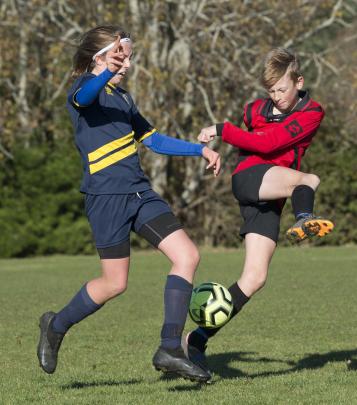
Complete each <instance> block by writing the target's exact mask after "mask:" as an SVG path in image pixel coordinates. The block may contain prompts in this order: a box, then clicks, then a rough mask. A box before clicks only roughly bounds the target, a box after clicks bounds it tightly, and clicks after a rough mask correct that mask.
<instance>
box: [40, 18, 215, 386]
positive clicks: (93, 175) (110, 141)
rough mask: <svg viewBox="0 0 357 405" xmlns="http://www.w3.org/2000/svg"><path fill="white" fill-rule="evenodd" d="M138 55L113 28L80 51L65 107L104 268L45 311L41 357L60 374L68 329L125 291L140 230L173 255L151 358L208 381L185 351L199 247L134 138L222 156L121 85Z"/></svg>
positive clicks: (211, 158)
mask: <svg viewBox="0 0 357 405" xmlns="http://www.w3.org/2000/svg"><path fill="white" fill-rule="evenodd" d="M131 57H132V41H131V39H130V35H129V34H128V33H127V32H125V31H123V30H122V29H121V28H119V27H116V26H101V27H96V28H94V29H92V30H90V31H89V32H87V33H86V34H85V35H84V36H83V37H82V40H81V42H80V45H79V47H78V50H77V52H76V54H75V56H74V76H75V77H76V80H75V82H74V84H73V86H72V88H71V89H70V91H69V94H68V101H67V108H68V110H69V113H70V116H71V120H72V123H73V127H74V130H75V141H76V146H77V148H78V150H79V153H80V155H81V158H82V161H83V181H82V185H81V192H82V193H84V194H85V209H86V214H87V216H88V219H89V222H90V225H91V228H92V232H93V236H94V239H95V243H96V247H97V250H98V253H99V256H100V259H101V267H102V274H101V275H100V276H99V277H98V278H96V279H94V280H91V281H89V282H88V283H86V284H85V285H84V286H83V287H82V288H81V290H80V291H79V292H78V293H77V294H76V295H75V296H74V297H73V299H72V300H71V301H70V302H69V304H68V305H66V306H65V307H64V308H63V309H62V310H60V311H59V312H57V313H54V312H46V313H44V314H43V315H42V316H41V318H40V341H39V344H38V358H39V362H40V365H41V367H42V368H43V370H44V371H45V372H47V373H53V372H54V371H55V369H56V365H57V355H58V350H59V348H60V345H61V342H62V339H63V337H64V335H65V333H66V332H67V331H68V329H69V328H70V327H71V326H73V325H74V324H76V323H78V322H80V321H81V320H83V319H84V318H86V317H87V316H88V315H90V314H92V313H94V312H95V311H97V310H98V309H100V308H101V307H102V306H103V305H104V303H105V302H107V301H108V300H110V299H112V298H114V297H116V296H118V295H119V294H121V293H123V292H124V291H125V289H126V287H127V281H128V271H129V257H130V240H129V237H130V233H131V231H134V232H136V233H137V234H139V235H141V236H142V237H144V238H145V239H146V240H148V241H149V242H150V243H151V244H152V245H153V246H155V247H156V248H157V249H159V250H160V251H161V252H163V253H164V254H165V255H166V256H167V257H168V258H169V259H170V261H171V262H172V268H171V271H170V274H169V275H168V277H167V282H166V286H165V292H164V305H165V316H164V323H163V326H162V330H161V345H160V347H159V348H158V350H157V352H156V353H155V356H154V358H153V364H154V366H155V368H156V369H158V370H161V371H164V372H174V373H176V374H178V375H181V376H183V377H184V378H189V379H191V380H196V381H207V380H208V379H209V378H210V375H209V373H207V372H206V371H205V370H202V369H201V368H200V367H199V366H197V365H195V364H193V363H192V362H191V361H190V360H189V359H187V358H186V357H185V356H184V353H183V351H182V348H181V335H182V331H183V328H184V324H185V321H186V316H187V311H188V305H189V300H190V297H191V291H192V281H193V277H194V273H195V270H196V267H197V265H198V262H199V253H198V250H197V248H196V246H195V245H194V243H193V242H192V241H191V240H190V238H189V237H188V236H187V234H186V233H185V232H184V230H183V229H182V225H181V224H180V223H179V221H178V220H177V218H176V217H175V216H174V214H173V213H172V212H171V209H170V207H169V206H168V205H167V203H166V202H165V201H164V200H163V199H162V198H161V197H160V196H159V195H158V194H156V193H155V192H154V191H153V190H152V189H151V186H150V182H149V180H148V178H147V177H146V176H145V174H144V173H143V171H142V169H141V167H140V162H139V156H138V153H137V144H138V143H143V144H144V145H145V146H146V147H148V148H150V149H151V150H153V151H154V152H157V153H162V154H167V155H181V156H203V157H204V158H205V159H206V160H207V161H208V166H207V168H212V169H213V171H214V174H215V175H218V173H219V171H220V158H219V155H218V154H217V153H216V152H214V151H212V150H211V149H209V148H208V147H206V146H202V145H198V144H192V143H190V142H185V141H182V140H178V139H175V138H171V137H168V136H166V135H162V134H160V133H159V132H158V131H157V130H156V129H155V128H154V127H153V126H152V125H151V124H150V123H149V122H148V121H147V120H146V119H145V118H144V117H143V116H142V115H141V114H140V112H139V111H138V109H137V107H136V105H135V103H134V102H133V100H132V98H131V96H130V94H129V93H128V92H127V91H125V90H124V89H122V88H121V87H120V86H119V84H120V82H121V80H122V78H123V77H124V76H125V75H126V74H127V72H128V70H129V68H130V64H131Z"/></svg>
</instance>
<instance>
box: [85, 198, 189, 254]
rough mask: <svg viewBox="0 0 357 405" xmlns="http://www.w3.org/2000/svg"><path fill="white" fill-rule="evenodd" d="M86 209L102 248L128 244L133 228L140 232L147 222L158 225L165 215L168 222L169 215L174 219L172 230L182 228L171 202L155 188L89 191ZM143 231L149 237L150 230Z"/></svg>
mask: <svg viewBox="0 0 357 405" xmlns="http://www.w3.org/2000/svg"><path fill="white" fill-rule="evenodd" d="M85 210H86V214H87V217H88V220H89V223H90V225H91V228H92V233H93V237H94V240H95V244H96V247H97V249H98V251H100V249H106V248H109V247H113V246H118V245H123V244H125V243H127V244H128V242H129V240H130V232H131V231H134V232H136V233H140V230H141V229H142V228H145V227H143V226H144V225H146V224H148V223H149V224H150V223H152V222H153V223H154V226H155V218H158V217H160V218H162V217H163V218H164V222H165V223H167V222H168V220H167V219H165V218H167V217H169V218H174V220H172V219H170V221H171V223H170V224H169V225H170V226H171V228H170V230H169V231H172V232H173V231H174V230H177V229H181V228H182V226H181V224H180V223H179V222H178V220H177V219H176V218H175V217H174V215H173V214H172V212H171V209H170V207H169V206H168V204H167V203H166V202H165V201H164V200H163V199H162V198H161V197H160V196H159V195H158V194H157V193H155V192H154V191H153V190H146V191H143V192H140V193H133V194H101V195H93V194H86V195H85ZM173 222H174V223H173ZM159 226H160V224H159ZM150 228H151V227H150ZM169 231H166V234H168V232H169ZM142 234H143V236H144V237H145V235H146V234H147V230H145V229H144V230H143V232H142ZM150 242H151V241H150Z"/></svg>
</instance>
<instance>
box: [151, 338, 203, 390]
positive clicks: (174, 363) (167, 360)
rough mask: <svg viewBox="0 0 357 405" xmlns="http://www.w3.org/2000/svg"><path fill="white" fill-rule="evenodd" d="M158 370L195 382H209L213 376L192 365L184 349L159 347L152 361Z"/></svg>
mask: <svg viewBox="0 0 357 405" xmlns="http://www.w3.org/2000/svg"><path fill="white" fill-rule="evenodd" d="M152 362H153V365H154V367H155V369H156V370H158V371H162V372H164V373H174V374H176V375H179V376H181V377H183V378H185V379H188V380H191V381H195V382H207V381H208V380H209V379H210V378H211V376H210V374H208V373H207V372H206V371H205V370H202V369H201V368H200V367H199V366H197V365H196V364H194V363H192V362H191V361H190V360H189V359H188V358H187V357H186V356H185V354H184V352H183V349H182V347H178V348H177V349H167V348H165V347H161V346H160V347H159V348H158V349H157V351H156V353H155V355H154V357H153V359H152Z"/></svg>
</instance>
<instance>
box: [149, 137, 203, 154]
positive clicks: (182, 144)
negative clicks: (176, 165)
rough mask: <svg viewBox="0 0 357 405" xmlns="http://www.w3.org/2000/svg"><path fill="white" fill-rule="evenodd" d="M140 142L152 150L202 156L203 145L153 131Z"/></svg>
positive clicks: (161, 152) (162, 152)
mask: <svg viewBox="0 0 357 405" xmlns="http://www.w3.org/2000/svg"><path fill="white" fill-rule="evenodd" d="M142 143H143V144H144V145H145V146H147V147H148V148H149V149H151V150H152V151H153V152H156V153H160V154H163V155H172V156H202V149H203V147H204V146H203V145H200V144H196V143H191V142H187V141H183V140H182V139H176V138H172V137H170V136H167V135H163V134H160V133H159V132H154V133H153V134H152V135H151V136H149V137H148V138H145V139H144V140H143V141H142Z"/></svg>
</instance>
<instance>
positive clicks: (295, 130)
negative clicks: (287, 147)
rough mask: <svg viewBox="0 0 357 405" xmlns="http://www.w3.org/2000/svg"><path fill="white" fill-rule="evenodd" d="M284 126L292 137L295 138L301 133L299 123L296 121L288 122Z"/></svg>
mask: <svg viewBox="0 0 357 405" xmlns="http://www.w3.org/2000/svg"><path fill="white" fill-rule="evenodd" d="M285 128H286V129H287V131H288V132H289V133H290V135H291V137H292V138H295V137H296V136H298V135H299V134H301V133H302V128H301V125H300V124H299V123H298V122H297V121H296V120H294V121H291V122H290V124H288V125H286V126H285Z"/></svg>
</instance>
